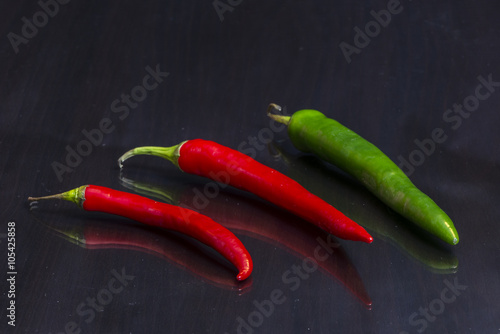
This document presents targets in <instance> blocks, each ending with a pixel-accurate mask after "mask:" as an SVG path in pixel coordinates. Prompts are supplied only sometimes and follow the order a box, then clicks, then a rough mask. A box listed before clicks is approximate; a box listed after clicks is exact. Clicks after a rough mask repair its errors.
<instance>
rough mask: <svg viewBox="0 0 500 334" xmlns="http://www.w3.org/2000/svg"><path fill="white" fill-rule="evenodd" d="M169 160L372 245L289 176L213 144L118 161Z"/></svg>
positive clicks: (192, 143) (195, 143) (156, 150)
mask: <svg viewBox="0 0 500 334" xmlns="http://www.w3.org/2000/svg"><path fill="white" fill-rule="evenodd" d="M139 154H147V155H156V156H159V157H162V158H166V159H168V160H170V161H171V162H173V163H174V164H175V165H177V166H178V167H179V168H180V169H181V170H182V171H184V172H186V173H189V174H194V175H199V176H203V177H208V178H210V179H212V180H214V181H217V182H221V183H225V184H230V185H232V186H234V187H236V188H239V189H242V190H246V191H250V192H252V193H254V194H256V195H257V196H260V197H261V198H264V199H266V200H268V201H270V202H272V203H274V204H276V205H278V206H281V207H282V208H284V209H287V210H289V211H291V212H293V213H294V214H296V215H298V216H300V217H302V218H304V219H306V220H307V221H309V222H311V223H313V224H315V225H316V226H318V227H320V228H322V229H323V230H325V231H327V232H328V233H331V234H333V235H336V236H338V237H340V238H342V239H347V240H356V241H364V242H367V243H371V242H372V241H373V238H372V236H371V235H370V234H368V232H366V230H365V229H364V228H363V227H361V226H359V225H358V224H356V223H355V222H354V221H352V220H351V219H349V218H348V217H346V216H345V215H344V214H342V213H341V212H340V211H338V210H337V209H335V208H334V207H333V206H331V205H330V204H328V203H327V202H325V201H323V200H322V199H321V198H319V197H318V196H316V195H313V194H312V193H310V192H309V191H307V190H306V189H305V188H304V187H302V186H301V185H300V184H299V183H297V182H296V181H294V180H292V179H291V178H289V177H288V176H286V175H284V174H282V173H280V172H278V171H276V170H274V169H272V168H270V167H267V166H265V165H263V164H261V163H259V162H257V161H256V160H254V159H252V158H251V157H249V156H247V155H245V154H243V153H240V152H238V151H236V150H233V149H230V148H228V147H225V146H223V145H220V144H217V143H215V142H212V141H207V140H202V139H194V140H188V141H185V142H182V143H180V144H179V145H176V146H172V147H154V146H146V147H138V148H135V149H132V150H130V151H128V152H127V153H125V154H124V155H123V156H121V157H120V158H119V159H118V163H119V165H120V167H122V163H123V161H125V160H126V159H128V158H130V157H132V156H135V155H139Z"/></svg>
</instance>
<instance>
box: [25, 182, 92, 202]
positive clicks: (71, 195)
mask: <svg viewBox="0 0 500 334" xmlns="http://www.w3.org/2000/svg"><path fill="white" fill-rule="evenodd" d="M86 188H87V186H86V185H85V186H81V187H78V188H75V189H71V190H68V191H65V192H63V193H60V194H55V195H49V196H42V197H28V201H39V200H46V199H62V200H65V201H70V202H73V203H75V204H76V205H78V206H79V207H82V206H83V202H84V201H85V189H86Z"/></svg>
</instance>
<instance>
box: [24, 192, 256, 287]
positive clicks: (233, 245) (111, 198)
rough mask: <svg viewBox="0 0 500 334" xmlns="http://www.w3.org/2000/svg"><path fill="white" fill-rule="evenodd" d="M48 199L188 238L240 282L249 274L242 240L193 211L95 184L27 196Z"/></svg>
mask: <svg viewBox="0 0 500 334" xmlns="http://www.w3.org/2000/svg"><path fill="white" fill-rule="evenodd" d="M51 198H59V199H64V200H67V201H71V202H73V203H75V204H77V205H78V206H80V207H81V208H83V209H84V210H87V211H99V212H105V213H110V214H114V215H119V216H122V217H126V218H130V219H133V220H136V221H138V222H141V223H143V224H147V225H151V226H157V227H162V228H166V229H169V230H174V231H177V232H180V233H183V234H186V235H189V236H191V237H193V238H195V239H197V240H199V241H201V242H202V243H204V244H206V245H207V246H210V247H212V248H214V249H215V250H216V251H218V252H219V253H220V254H221V255H223V256H224V257H225V258H226V259H228V260H229V261H230V262H231V263H232V264H233V265H235V266H236V268H238V270H239V273H238V275H237V276H236V278H237V279H238V280H239V281H242V280H244V279H246V278H248V277H249V276H250V274H251V272H252V269H253V264H252V259H251V257H250V254H249V253H248V251H247V250H246V248H245V246H243V244H242V243H241V241H240V240H239V239H238V238H237V237H236V236H235V235H234V234H233V233H232V232H231V231H229V230H228V229H226V228H225V227H223V226H222V225H220V224H218V223H216V222H215V221H213V220H212V219H211V218H209V217H207V216H204V215H202V214H200V213H197V212H195V211H192V210H189V209H186V208H181V207H178V206H175V205H171V204H167V203H161V202H157V201H154V200H152V199H149V198H146V197H142V196H139V195H135V194H130V193H126V192H123V191H117V190H113V189H109V188H105V187H100V186H94V185H86V186H81V187H79V188H76V189H73V190H69V191H67V192H64V193H61V194H57V195H51V196H44V197H29V198H28V200H30V201H36V200H42V199H51Z"/></svg>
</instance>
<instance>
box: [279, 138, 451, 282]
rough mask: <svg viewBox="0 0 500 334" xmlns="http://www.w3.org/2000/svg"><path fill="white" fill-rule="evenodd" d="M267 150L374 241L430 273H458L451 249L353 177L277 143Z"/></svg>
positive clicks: (296, 177) (296, 178)
mask: <svg viewBox="0 0 500 334" xmlns="http://www.w3.org/2000/svg"><path fill="white" fill-rule="evenodd" d="M270 149H271V150H272V152H274V153H273V155H274V156H275V157H277V158H281V159H283V161H284V162H285V164H286V165H287V167H288V170H289V173H290V174H291V175H290V176H291V177H292V178H294V179H295V180H297V181H298V182H299V183H301V184H303V185H304V186H306V188H308V189H309V190H311V192H313V193H314V194H316V195H318V196H319V197H321V198H323V199H324V200H325V201H326V202H328V203H331V204H333V205H335V207H337V209H339V210H340V211H341V212H343V213H344V214H345V215H346V216H348V217H349V218H351V219H352V220H354V221H355V222H357V223H358V224H360V225H361V226H363V227H365V228H366V229H368V230H369V232H370V233H373V234H374V235H375V236H376V239H377V240H383V241H386V242H389V243H390V244H392V245H394V246H395V247H396V248H398V249H399V250H401V251H402V252H403V253H404V254H405V255H406V256H408V257H410V258H411V259H413V260H416V261H417V262H418V263H421V264H423V265H424V266H425V267H426V268H427V269H428V270H430V271H432V272H435V273H439V274H449V273H454V272H456V271H457V269H458V259H457V258H456V256H455V255H454V254H453V253H452V252H451V251H450V250H448V249H446V248H444V247H443V246H441V245H440V244H438V243H437V242H433V241H432V240H431V239H429V235H428V234H426V232H425V231H423V230H421V229H419V228H418V227H416V226H413V225H412V224H407V223H406V222H405V221H404V218H403V217H401V216H399V215H398V214H396V213H394V212H392V211H391V210H390V209H388V208H387V207H386V206H385V205H384V204H383V203H382V202H381V201H379V200H377V199H376V198H375V197H374V196H373V195H371V193H370V192H369V191H367V190H366V189H365V188H364V187H363V186H362V185H361V184H358V183H357V181H356V180H355V179H354V178H352V177H350V176H349V175H347V174H344V173H343V172H336V171H335V170H334V169H333V168H331V167H329V166H327V164H326V163H324V162H323V161H321V160H320V159H318V158H316V157H314V156H311V155H303V154H300V155H299V156H298V157H297V156H293V155H291V154H290V153H288V152H286V150H284V149H283V148H282V147H280V146H279V145H278V144H276V143H273V145H272V146H271V147H270ZM304 171H307V172H304ZM332 175H333V177H334V179H335V180H331V179H332ZM319 180H321V182H319ZM332 189H335V190H334V191H332ZM360 203H362V204H360ZM395 221H396V222H397V225H395V224H394V222H395Z"/></svg>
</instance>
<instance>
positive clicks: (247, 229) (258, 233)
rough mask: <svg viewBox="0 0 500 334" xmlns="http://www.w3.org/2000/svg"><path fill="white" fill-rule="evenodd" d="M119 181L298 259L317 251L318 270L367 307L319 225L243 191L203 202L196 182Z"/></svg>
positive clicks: (355, 277)
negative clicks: (163, 185)
mask: <svg viewBox="0 0 500 334" xmlns="http://www.w3.org/2000/svg"><path fill="white" fill-rule="evenodd" d="M120 180H121V182H122V185H123V186H125V187H126V188H128V189H132V190H134V191H136V192H138V193H140V194H142V195H144V196H149V197H155V198H157V199H159V200H162V201H167V202H170V203H172V204H174V205H179V206H181V207H186V208H189V209H191V210H195V211H198V212H200V213H202V214H204V215H206V216H208V217H210V218H212V219H214V220H215V221H217V222H218V223H220V224H221V225H223V226H224V227H226V228H228V229H229V230H231V231H232V232H234V233H236V234H241V235H245V236H249V237H252V238H255V239H258V240H261V241H264V242H266V243H267V244H270V245H271V246H273V247H280V248H282V249H285V250H286V251H288V252H290V253H292V254H294V255H296V256H297V257H299V258H301V259H307V258H316V254H318V253H319V252H321V255H319V256H320V257H321V258H323V259H325V260H320V261H317V262H318V268H320V269H321V270H322V271H323V272H324V273H326V274H327V275H329V276H330V277H334V278H335V279H337V280H338V281H340V282H341V283H342V284H343V286H344V287H345V288H346V289H347V290H348V291H349V292H350V293H351V294H353V295H354V296H355V297H356V298H357V299H358V300H359V301H361V302H362V304H363V305H364V306H365V307H366V308H368V309H371V305H372V301H371V299H370V296H369V295H368V293H367V291H366V289H365V286H364V284H363V281H362V279H361V277H360V275H359V273H358V271H357V270H356V268H355V267H354V265H353V264H352V263H351V261H350V259H349V257H348V255H347V254H346V252H345V251H344V250H343V248H342V247H341V246H340V244H339V243H338V242H336V239H335V237H333V236H332V235H331V234H329V233H327V232H325V231H324V230H322V229H320V228H319V227H316V226H314V225H312V224H308V223H306V222H305V221H303V220H302V219H300V218H298V217H296V216H294V215H292V214H291V213H289V212H287V211H284V210H281V209H279V208H277V207H274V206H270V205H268V204H267V203H265V202H263V201H261V200H252V199H249V198H248V197H247V196H248V195H247V194H243V195H242V194H240V193H239V192H238V191H235V192H234V191H229V190H219V192H218V194H217V196H212V197H211V198H210V200H207V201H206V202H203V205H200V203H202V202H200V201H196V199H195V197H194V196H195V194H199V193H200V190H199V188H200V187H199V185H188V184H184V185H180V184H176V185H175V186H174V185H172V186H169V187H161V186H156V185H150V184H146V183H142V182H138V181H134V180H131V179H128V178H125V177H124V176H123V174H120ZM235 208H236V209H235ZM255 212H259V217H258V219H252V217H253V216H254V215H255ZM284 221H286V223H284ZM320 247H321V250H320V249H319V248H320ZM249 251H250V252H251V250H250V249H249ZM327 254H328V257H327V256H326V255H327Z"/></svg>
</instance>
